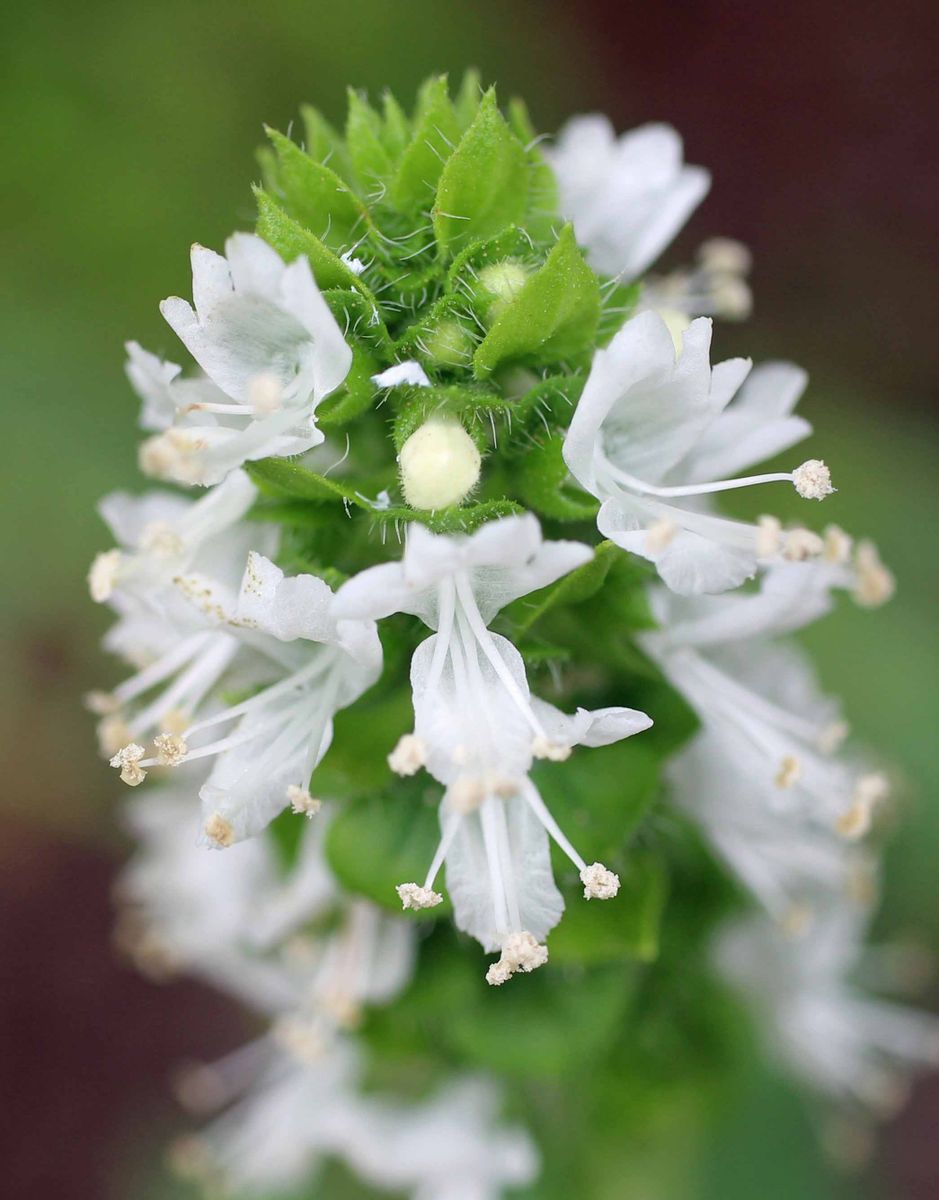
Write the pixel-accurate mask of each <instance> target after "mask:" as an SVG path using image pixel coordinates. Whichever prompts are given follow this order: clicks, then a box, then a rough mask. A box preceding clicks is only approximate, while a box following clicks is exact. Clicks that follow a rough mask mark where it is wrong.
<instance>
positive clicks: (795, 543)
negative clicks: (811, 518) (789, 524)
mask: <svg viewBox="0 0 939 1200" xmlns="http://www.w3.org/2000/svg"><path fill="white" fill-rule="evenodd" d="M824 549H825V543H824V542H823V541H822V539H821V538H820V537H819V536H818V534H817V533H813V532H812V531H811V529H790V530H788V531H787V532H786V535H785V542H784V544H783V558H786V559H788V561H789V562H806V561H807V560H808V559H810V558H818V557H819V555H820V554H821V553H822V551H823V550H824Z"/></svg>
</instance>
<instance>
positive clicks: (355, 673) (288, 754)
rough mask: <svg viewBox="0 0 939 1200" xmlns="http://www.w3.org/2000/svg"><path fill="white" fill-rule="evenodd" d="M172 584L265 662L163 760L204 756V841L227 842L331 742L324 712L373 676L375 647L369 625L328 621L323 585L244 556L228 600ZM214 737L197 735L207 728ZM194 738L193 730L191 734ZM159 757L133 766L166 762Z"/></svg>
mask: <svg viewBox="0 0 939 1200" xmlns="http://www.w3.org/2000/svg"><path fill="white" fill-rule="evenodd" d="M178 582H179V585H180V587H181V588H182V589H183V590H184V591H185V592H186V593H187V594H188V595H190V596H191V598H192V600H193V601H194V603H196V604H197V605H199V606H200V607H201V608H202V609H203V610H204V612H205V613H206V614H207V615H210V616H211V615H212V614H217V618H218V620H219V621H220V622H221V623H222V628H224V629H225V630H227V631H229V632H230V633H233V634H235V635H236V636H237V641H238V642H239V643H242V644H243V645H244V646H246V647H247V649H248V650H249V651H252V652H254V653H255V654H257V655H260V656H261V657H262V659H263V660H264V661H265V662H266V664H267V679H265V682H267V680H268V679H270V678H272V677H273V678H274V679H276V682H272V683H270V684H269V686H265V687H263V688H262V690H260V691H257V692H256V693H255V694H253V695H251V696H250V697H249V698H248V699H247V700H243V701H241V702H239V703H236V704H232V705H229V706H228V707H223V708H216V709H215V710H214V711H212V710H210V711H209V712H208V714H207V715H205V716H202V717H200V718H199V719H197V720H194V721H190V722H189V723H188V724H187V725H186V726H185V727H184V728H182V729H180V730H179V731H178V736H179V738H180V741H181V743H182V744H181V745H177V746H174V755H173V762H172V763H170V765H176V764H177V763H179V762H193V761H196V760H198V759H204V758H214V759H215V764H214V766H213V768H212V771H211V774H210V775H209V778H208V780H207V781H206V782H205V783H204V784H203V786H202V788H201V789H200V793H199V794H200V796H201V797H202V803H203V814H204V817H205V825H204V827H203V834H204V838H205V840H206V841H207V842H208V844H210V845H214V846H219V847H228V846H230V845H232V844H233V843H234V842H237V841H241V840H242V839H243V838H246V837H251V836H253V835H254V834H256V833H259V832H260V831H261V830H262V829H263V828H264V827H265V826H266V825H267V824H268V823H269V822H270V821H271V820H273V818H274V817H275V816H277V814H278V813H279V812H281V811H282V810H283V809H284V808H285V807H287V805H288V804H293V802H294V798H295V796H296V794H297V793H296V790H295V789H301V790H306V789H307V787H308V784H309V781H310V776H311V774H312V772H313V770H314V769H315V767H316V766H317V765H318V763H319V762H320V760H321V759H322V757H323V755H324V754H325V753H326V751H327V749H328V748H329V744H330V742H331V740H332V719H333V715H334V714H335V713H336V712H337V711H338V710H339V709H341V708H345V707H346V706H347V705H349V704H352V703H353V701H355V700H356V699H357V698H358V697H359V696H360V695H361V694H362V692H364V691H365V690H366V688H368V687H370V686H371V685H372V683H374V681H375V680H376V679H377V678H378V675H379V674H380V671H381V645H380V643H379V641H378V635H377V633H376V631H375V626H374V623H373V622H370V621H360V620H342V619H339V620H337V619H336V618H335V617H334V615H333V613H332V600H333V595H332V592H331V591H330V589H329V587H328V586H327V585H326V584H325V583H324V582H323V581H322V580H321V579H318V578H316V577H314V576H312V575H298V576H295V577H293V578H285V577H284V573H283V571H281V570H280V568H279V567H276V566H275V565H274V564H273V563H272V562H270V560H269V559H267V558H265V557H264V556H263V555H261V554H256V553H253V552H252V553H251V554H250V555H249V556H248V565H247V568H246V570H245V573H244V577H243V579H242V584H241V590H240V593H239V594H238V597H237V600H236V601H234V602H232V598H231V597H230V596H229V594H228V593H227V591H226V590H225V589H224V588H221V587H218V586H217V585H216V584H215V583H214V581H212V580H210V579H206V578H204V577H201V576H199V577H196V578H195V579H194V578H193V577H186V578H183V579H182V580H179V581H178ZM226 727H227V732H224V733H222V735H221V736H220V737H218V738H217V739H215V740H212V739H210V740H209V741H207V742H205V741H203V738H204V737H205V735H206V734H207V733H208V732H209V731H210V730H211V731H215V730H218V729H219V728H222V729H225V728H226ZM197 735H198V736H197ZM168 762H169V760H168V759H167V757H166V755H165V754H164V755H163V757H162V758H160V757H157V758H152V759H144V760H143V761H142V762H141V763H140V764H139V765H140V766H141V767H144V768H146V767H150V766H154V765H161V764H163V765H167V764H168Z"/></svg>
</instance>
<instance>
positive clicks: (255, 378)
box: [248, 371, 284, 417]
mask: <svg viewBox="0 0 939 1200" xmlns="http://www.w3.org/2000/svg"><path fill="white" fill-rule="evenodd" d="M283 402H284V389H283V387H282V386H281V382H280V379H279V378H278V377H277V376H276V375H275V374H274V372H273V371H260V372H258V374H257V375H252V377H251V379H250V380H249V381H248V403H249V404H250V405H251V407H252V408H253V409H254V412H255V414H256V415H257V416H259V417H268V416H270V415H271V413H275V412H277V411H278V409H280V408H281V406H282V405H283Z"/></svg>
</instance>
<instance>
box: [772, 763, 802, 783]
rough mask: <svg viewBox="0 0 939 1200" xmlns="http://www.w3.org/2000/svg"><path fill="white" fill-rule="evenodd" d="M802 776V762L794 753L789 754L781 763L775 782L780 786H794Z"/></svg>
mask: <svg viewBox="0 0 939 1200" xmlns="http://www.w3.org/2000/svg"><path fill="white" fill-rule="evenodd" d="M801 778H802V763H801V762H799V760H798V759H797V758H796V757H795V755H794V754H787V755H786V756H785V758H784V759H783V760H782V762H781V763H780V764H779V770H778V771H777V773H776V777H775V779H774V780H773V782H774V783H775V784H776V786H777V787H778V788H783V789H787V788H791V787H794V786H795V785H796V784H797V783H798V782H799V780H800V779H801Z"/></svg>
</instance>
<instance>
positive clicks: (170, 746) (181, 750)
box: [153, 733, 189, 767]
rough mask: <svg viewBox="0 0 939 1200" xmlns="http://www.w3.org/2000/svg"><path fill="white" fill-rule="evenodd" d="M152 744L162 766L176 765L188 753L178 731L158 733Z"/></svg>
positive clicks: (187, 748)
mask: <svg viewBox="0 0 939 1200" xmlns="http://www.w3.org/2000/svg"><path fill="white" fill-rule="evenodd" d="M153 745H154V747H155V748H156V752H157V760H158V761H159V763H160V766H162V767H178V766H179V764H180V763H181V762H183V761H184V759H185V757H186V755H187V754H188V753H189V747H188V746H187V745H186V742H185V740H184V739H183V738H182V737H180V735H179V734H178V733H158V734H157V736H156V737H155V738H154V739H153Z"/></svg>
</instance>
